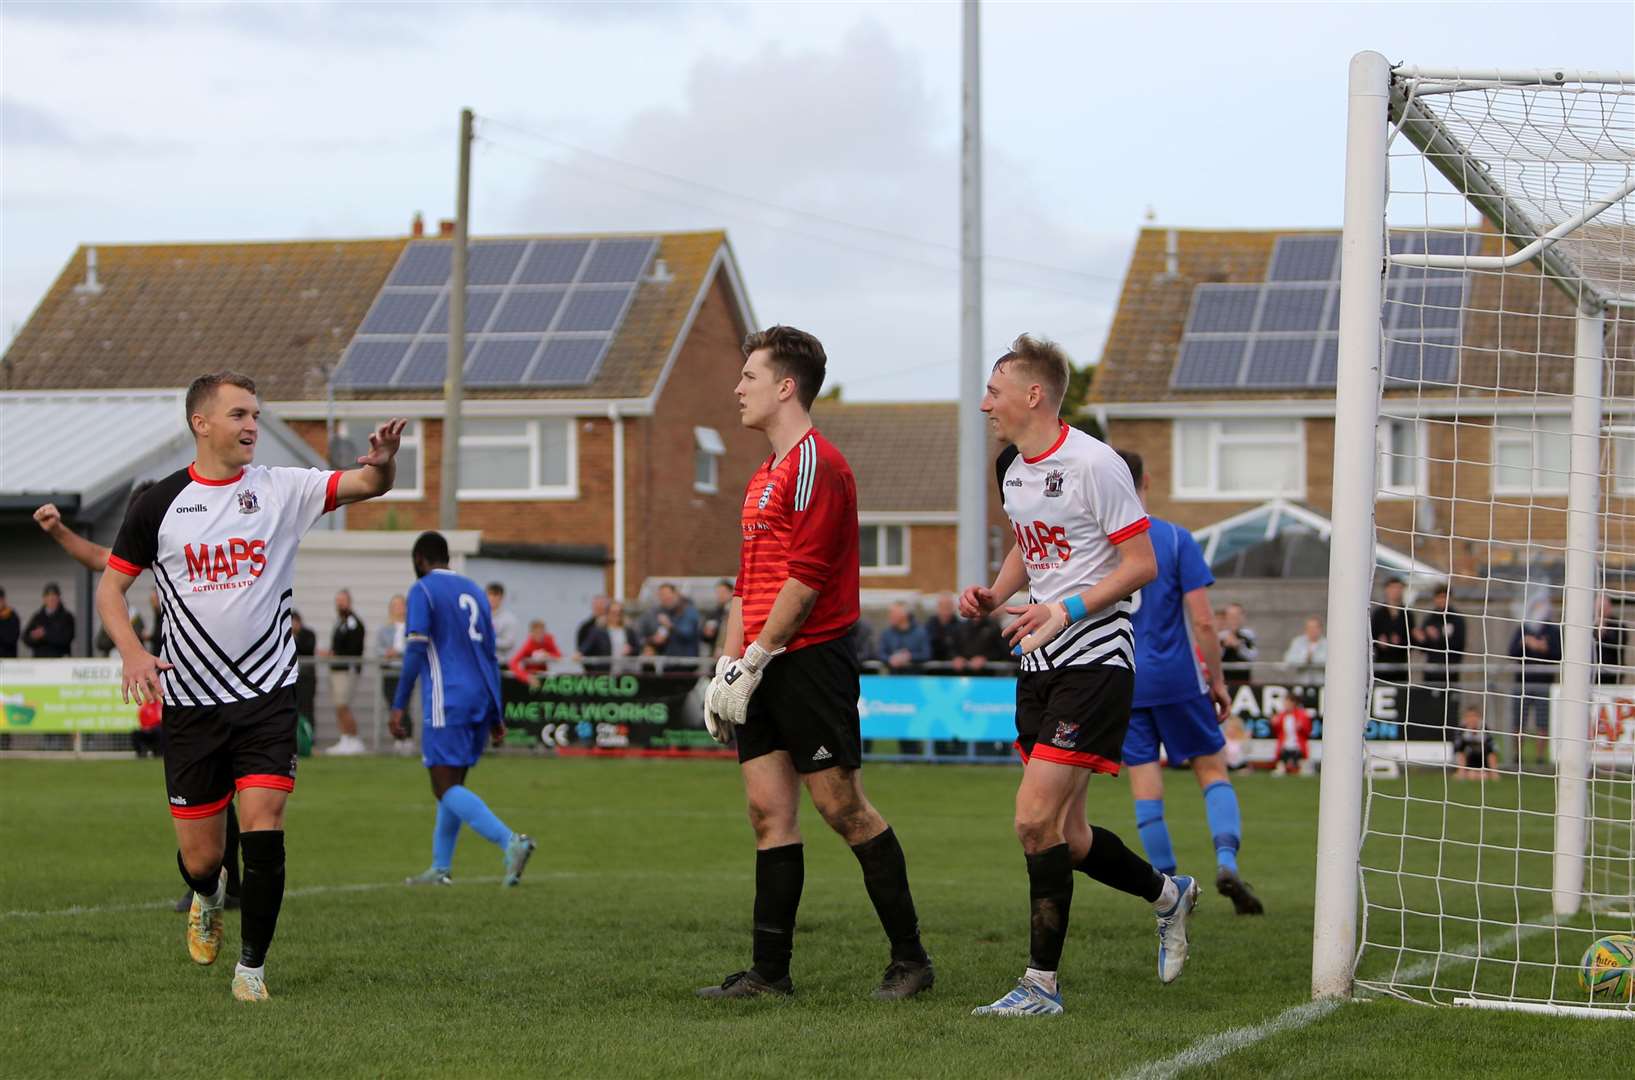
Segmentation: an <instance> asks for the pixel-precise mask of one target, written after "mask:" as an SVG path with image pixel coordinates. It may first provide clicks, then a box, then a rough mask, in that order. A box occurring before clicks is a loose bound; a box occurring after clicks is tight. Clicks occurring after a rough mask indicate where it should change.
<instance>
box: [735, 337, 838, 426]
mask: <svg viewBox="0 0 1635 1080" xmlns="http://www.w3.org/2000/svg"><path fill="white" fill-rule="evenodd" d="M761 349H765V350H767V353H768V360H769V361H770V363H771V364H772V370H773V371H774V372H775V373H776V374H777V376H778V378H779V379H794V380H795V396H796V397H797V398H799V399H800V404H801V408H803V409H808V410H809V409H811V407H812V402H814V401H816V400H817V396H818V391H819V390H822V389H823V376H824V374H825V372H826V371H827V370H828V367H829V357H828V355H827V354H826V353H825V352H824V351H823V343H822V342H821V341H819V340H818V339H817V338H815V337H813V336H812V335H811V334H808V333H807V332H806V331H804V330H796V329H795V328H794V327H793V326H769V327H767V328H766V329H765V330H757V331H755V332H754V333H753V334H750V335H749V336H748V337H746V338H745V339H744V357H745V358H746V359H747V358H748V357H749V355H750V354H751V353H753V352H757V351H759V350H761Z"/></svg>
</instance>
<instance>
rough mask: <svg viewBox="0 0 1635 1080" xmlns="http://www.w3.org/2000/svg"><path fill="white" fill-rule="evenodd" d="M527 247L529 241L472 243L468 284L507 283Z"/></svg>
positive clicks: (468, 260)
mask: <svg viewBox="0 0 1635 1080" xmlns="http://www.w3.org/2000/svg"><path fill="white" fill-rule="evenodd" d="M527 249H528V243H527V241H506V242H502V243H486V244H472V245H471V247H470V249H469V250H468V252H467V254H466V284H468V285H504V284H506V283H507V282H509V281H510V280H511V273H512V271H514V270H516V268H517V263H519V262H521V261H522V253H523V252H524V251H526V250H527Z"/></svg>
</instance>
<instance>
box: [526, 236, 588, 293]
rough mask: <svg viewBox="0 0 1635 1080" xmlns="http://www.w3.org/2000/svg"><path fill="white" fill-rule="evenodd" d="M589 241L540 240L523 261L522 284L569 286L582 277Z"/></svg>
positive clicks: (535, 242)
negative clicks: (582, 267)
mask: <svg viewBox="0 0 1635 1080" xmlns="http://www.w3.org/2000/svg"><path fill="white" fill-rule="evenodd" d="M589 250H590V241H589V240H536V241H534V246H533V248H532V250H530V251H529V252H528V255H527V257H526V258H525V259H524V260H523V262H522V272H521V273H519V274H518V275H517V284H518V285H566V284H568V283H569V282H571V281H573V279H574V278H576V277H577V276H578V275H579V264H580V263H582V262H584V261H585V252H587V251H589Z"/></svg>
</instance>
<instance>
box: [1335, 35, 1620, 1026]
mask: <svg viewBox="0 0 1635 1080" xmlns="http://www.w3.org/2000/svg"><path fill="white" fill-rule="evenodd" d="M1387 430H1388V431H1390V432H1391V433H1392V436H1393V437H1390V438H1388V437H1385V436H1383V435H1382V432H1383V431H1387ZM1334 447H1335V449H1334V474H1333V475H1334V481H1335V482H1334V502H1333V514H1332V520H1333V526H1334V527H1333V533H1332V538H1331V544H1330V552H1331V556H1330V557H1331V562H1330V570H1329V608H1328V634H1329V662H1328V666H1327V677H1326V707H1325V710H1324V730H1323V769H1322V788H1321V796H1320V816H1319V825H1318V852H1317V894H1316V917H1315V923H1314V927H1313V948H1312V992H1313V995H1314V996H1316V997H1334V996H1351V995H1353V994H1354V993H1355V994H1373V995H1380V994H1383V995H1390V996H1395V997H1398V998H1402V999H1406V1000H1413V1001H1418V1002H1423V1003H1427V1004H1458V1005H1473V1006H1478V1007H1491V1008H1504V1009H1511V1010H1523V1011H1538V1012H1548V1013H1556V1014H1563V1015H1589V1016H1598V1017H1601V1016H1613V1017H1622V1018H1627V1019H1635V1005H1632V1004H1631V1003H1630V1002H1628V1001H1624V1000H1620V1001H1617V1002H1613V1001H1609V1000H1605V999H1601V998H1596V997H1594V995H1592V994H1591V993H1590V992H1589V991H1587V990H1585V989H1582V988H1581V986H1580V984H1579V982H1578V969H1579V960H1580V956H1581V954H1582V952H1583V949H1584V947H1585V946H1586V945H1587V944H1588V943H1589V942H1591V941H1593V940H1595V939H1596V938H1597V937H1599V936H1603V935H1605V934H1610V933H1635V895H1632V893H1635V851H1632V850H1631V849H1632V847H1635V776H1632V769H1635V685H1632V684H1635V667H1631V666H1629V665H1631V664H1632V663H1635V631H1631V632H1630V633H1628V634H1627V635H1625V638H1627V640H1625V639H1624V638H1617V637H1612V636H1609V635H1611V634H1613V632H1614V631H1613V630H1612V628H1613V627H1616V625H1617V617H1616V613H1617V612H1618V611H1619V610H1620V609H1621V610H1623V611H1627V612H1628V613H1630V614H1631V615H1635V74H1630V73H1615V72H1593V71H1570V70H1555V69H1540V70H1530V71H1499V70H1492V71H1459V70H1447V69H1440V70H1439V69H1430V68H1413V67H1405V66H1396V67H1393V66H1392V65H1391V64H1390V63H1389V62H1388V61H1387V60H1386V59H1385V57H1383V56H1381V55H1380V54H1378V53H1374V52H1363V53H1359V54H1358V55H1357V56H1355V57H1354V58H1353V59H1352V61H1351V66H1350V87H1349V107H1348V127H1347V146H1346V177H1345V202H1344V236H1343V240H1342V246H1341V279H1340V305H1339V320H1338V364H1337V372H1336V416H1335V430H1334ZM1408 459H1411V460H1408ZM1382 470H1384V471H1385V475H1384V476H1382V475H1381V472H1382ZM1404 477H1406V478H1407V479H1406V480H1404V479H1403V478H1404ZM1404 485H1406V490H1404ZM1381 532H1385V533H1388V534H1390V537H1389V539H1388V540H1387V541H1386V542H1388V543H1390V544H1391V546H1393V547H1396V548H1398V549H1400V550H1404V551H1407V552H1409V553H1410V554H1411V555H1413V556H1414V557H1415V558H1416V559H1423V560H1424V561H1426V562H1428V563H1430V564H1432V565H1435V566H1438V567H1439V568H1440V569H1441V570H1442V571H1443V577H1442V578H1441V579H1440V580H1439V581H1437V582H1434V583H1433V582H1429V581H1424V582H1416V581H1412V580H1410V581H1408V582H1406V586H1407V594H1408V597H1409V599H1408V601H1407V605H1406V615H1407V621H1408V623H1409V624H1410V625H1411V626H1414V627H1415V630H1414V631H1413V633H1414V635H1415V646H1416V647H1415V649H1414V650H1413V651H1412V659H1405V660H1402V661H1400V662H1398V661H1394V660H1393V661H1389V662H1387V661H1384V660H1381V661H1380V662H1379V663H1378V664H1376V661H1375V657H1376V653H1375V650H1374V639H1373V634H1372V632H1371V629H1370V617H1371V614H1372V613H1373V611H1374V609H1375V608H1376V607H1377V606H1378V605H1379V604H1380V600H1379V596H1380V592H1379V589H1378V587H1379V586H1381V585H1382V583H1383V579H1384V578H1385V577H1386V575H1385V573H1384V572H1383V571H1382V568H1380V567H1379V566H1377V565H1376V555H1375V551H1376V538H1377V536H1378V534H1379V533H1381ZM1433 584H1434V585H1438V586H1440V585H1443V584H1446V585H1448V586H1449V587H1451V599H1450V600H1449V601H1448V602H1447V610H1449V611H1454V610H1457V611H1458V612H1459V613H1460V615H1461V617H1462V618H1463V619H1464V621H1465V624H1466V633H1467V635H1468V636H1467V638H1466V641H1465V644H1464V646H1463V649H1462V652H1461V653H1460V654H1459V655H1454V654H1453V653H1452V652H1451V651H1450V650H1449V648H1448V647H1444V651H1443V652H1442V653H1441V654H1440V655H1439V656H1438V654H1436V653H1435V652H1434V649H1428V648H1427V647H1426V645H1425V643H1424V642H1423V641H1421V640H1420V638H1419V637H1418V636H1417V635H1418V634H1419V633H1420V631H1419V629H1418V628H1419V627H1421V626H1424V625H1426V624H1427V623H1428V622H1430V621H1431V620H1433V619H1440V618H1442V615H1441V613H1442V611H1443V609H1442V608H1441V607H1438V606H1434V605H1433V604H1432V603H1431V601H1430V597H1431V595H1432V594H1433V588H1432V586H1433ZM1608 612H1612V613H1613V614H1608ZM1630 621H1631V622H1635V618H1632V619H1631V620H1630ZM1437 625H1439V626H1444V627H1445V625H1446V624H1445V623H1437ZM1428 640H1429V639H1428ZM1609 641H1612V642H1616V641H1623V644H1622V646H1621V647H1620V650H1619V651H1614V650H1613V649H1612V646H1610V645H1609V644H1608V642H1609ZM1408 654H1409V650H1408V649H1406V648H1405V649H1404V650H1403V652H1402V655H1403V656H1407V655H1408ZM1379 655H1387V654H1386V653H1384V652H1382V653H1381V654H1379ZM1392 655H1394V654H1392ZM1431 657H1436V660H1435V661H1434V662H1433V661H1432V659H1430V658H1431ZM1546 679H1548V688H1547V689H1546V685H1547V684H1546V681H1545V680H1546ZM1382 684H1390V685H1395V686H1397V687H1398V688H1399V689H1400V690H1401V692H1402V693H1403V694H1404V695H1410V694H1412V695H1416V700H1418V701H1419V702H1421V704H1420V705H1419V715H1418V717H1417V718H1414V717H1410V719H1409V723H1410V724H1416V725H1417V727H1418V730H1419V731H1420V732H1422V733H1423V732H1427V731H1428V732H1431V735H1429V736H1427V735H1424V734H1421V736H1420V737H1434V735H1435V729H1436V728H1438V727H1440V728H1441V729H1442V730H1443V735H1444V736H1445V738H1446V739H1447V740H1448V741H1449V742H1452V743H1454V744H1455V746H1459V747H1476V749H1474V750H1471V751H1470V753H1471V754H1473V755H1476V756H1475V757H1472V758H1471V760H1472V761H1476V760H1478V759H1479V761H1480V766H1481V767H1480V768H1474V769H1471V768H1465V767H1457V768H1456V767H1449V768H1446V769H1444V768H1441V767H1437V768H1435V769H1413V768H1409V769H1404V770H1402V771H1401V774H1400V775H1398V774H1397V771H1396V770H1390V771H1389V774H1387V772H1386V771H1385V770H1380V769H1375V768H1371V767H1370V765H1371V762H1372V760H1373V755H1372V754H1371V752H1370V750H1369V748H1368V744H1367V743H1366V742H1365V738H1364V736H1365V731H1366V729H1367V728H1368V726H1369V723H1370V721H1371V719H1376V718H1374V717H1371V715H1370V714H1371V703H1372V702H1373V701H1374V700H1375V693H1374V691H1375V689H1376V687H1378V686H1380V685H1382ZM1626 697H1627V698H1629V700H1630V703H1631V705H1630V708H1629V709H1628V710H1625V709H1624V706H1623V705H1622V704H1620V702H1623V701H1624V699H1625V698H1626ZM1425 703H1430V704H1429V705H1426V704H1425ZM1428 710H1429V711H1428ZM1626 712H1627V716H1626ZM1626 719H1627V723H1628V730H1625V728H1624V726H1623V725H1624V723H1625V720H1626ZM1484 739H1485V740H1486V742H1485V744H1484V742H1483V740H1484ZM1484 745H1485V746H1486V747H1487V749H1486V750H1484V749H1482V748H1483V747H1484ZM1489 753H1491V754H1492V758H1491V764H1490V758H1489V756H1488V754H1489ZM1529 758H1535V759H1536V760H1534V761H1529V760H1528V759H1529ZM1456 764H1457V765H1459V766H1463V765H1465V761H1464V760H1463V759H1461V760H1460V761H1459V762H1457V763H1456Z"/></svg>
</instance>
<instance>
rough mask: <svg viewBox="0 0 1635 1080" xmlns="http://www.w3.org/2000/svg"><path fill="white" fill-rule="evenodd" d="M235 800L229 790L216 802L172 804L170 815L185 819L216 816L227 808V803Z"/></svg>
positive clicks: (191, 819)
mask: <svg viewBox="0 0 1635 1080" xmlns="http://www.w3.org/2000/svg"><path fill="white" fill-rule="evenodd" d="M232 801H233V793H232V792H231V791H229V792H228V793H227V794H225V795H223V796H222V797H221V798H219V799H217V800H216V801H215V802H211V803H205V804H204V805H203V806H177V805H176V804H175V803H172V804H171V807H170V816H171V817H173V818H181V819H182V820H183V821H193V820H196V819H198V818H207V817H215V816H216V815H217V814H219V813H221V812H222V811H223V810H225V809H227V804H228V803H230V802H232Z"/></svg>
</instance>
